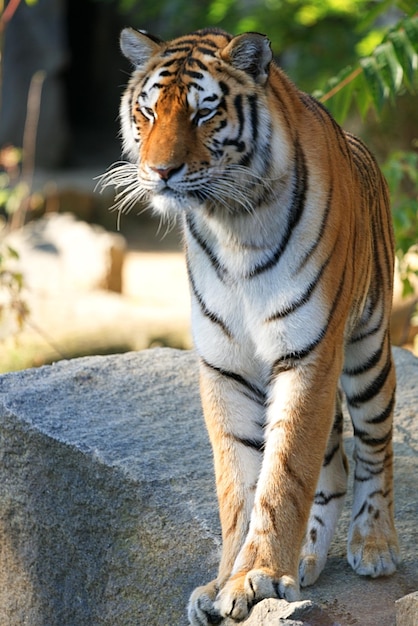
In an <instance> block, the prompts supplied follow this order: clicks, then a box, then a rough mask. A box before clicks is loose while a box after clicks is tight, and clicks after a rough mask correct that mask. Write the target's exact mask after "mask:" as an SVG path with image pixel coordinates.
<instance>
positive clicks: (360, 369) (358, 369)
mask: <svg viewBox="0 0 418 626" xmlns="http://www.w3.org/2000/svg"><path fill="white" fill-rule="evenodd" d="M386 337H387V334H386ZM386 337H385V338H384V340H383V341H382V344H381V346H380V348H378V349H377V350H376V352H374V353H373V354H372V355H371V356H370V357H369V358H368V359H367V361H365V362H364V363H361V364H359V365H356V366H355V367H352V368H344V370H343V373H344V374H345V375H346V376H359V375H360V374H364V373H365V372H367V371H368V370H370V369H372V367H374V366H375V365H377V364H378V363H379V361H380V359H381V356H382V354H383V348H384V347H385V342H386Z"/></svg>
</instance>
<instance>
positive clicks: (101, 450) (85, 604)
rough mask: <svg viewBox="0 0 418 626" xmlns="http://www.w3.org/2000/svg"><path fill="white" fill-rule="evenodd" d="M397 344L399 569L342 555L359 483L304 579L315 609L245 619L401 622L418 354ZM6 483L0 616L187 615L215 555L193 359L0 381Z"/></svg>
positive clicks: (411, 527)
mask: <svg viewBox="0 0 418 626" xmlns="http://www.w3.org/2000/svg"><path fill="white" fill-rule="evenodd" d="M394 354H395V360H396V365H397V370H398V405H397V412H396V422H395V434H394V437H395V453H396V464H395V473H396V517H397V527H398V531H399V536H400V541H401V548H402V554H403V562H402V564H401V566H400V568H399V571H398V572H397V573H396V574H395V575H394V576H393V577H391V578H387V579H379V580H369V579H364V578H360V577H358V576H356V575H355V574H354V573H353V572H352V570H351V569H350V567H349V566H348V564H347V562H346V559H345V543H346V532H347V524H348V519H349V505H350V501H351V494H350V495H349V497H348V499H347V504H346V507H345V509H344V512H343V516H342V520H341V523H340V525H339V527H338V530H337V535H336V537H335V540H334V541H333V544H332V546H331V550H330V556H329V559H328V563H327V565H326V568H325V570H324V572H323V574H322V576H321V578H320V580H319V581H318V583H317V584H316V585H315V586H313V587H312V588H309V589H306V590H304V591H303V598H302V599H303V600H312V601H313V602H314V605H312V604H310V603H307V604H303V605H302V606H301V607H295V611H296V610H297V611H298V612H295V611H293V609H292V611H290V612H289V610H288V607H287V608H286V607H285V612H284V613H283V612H282V609H283V607H280V606H279V604H280V603H279V601H264V602H262V603H260V604H259V605H257V606H256V607H255V609H254V611H253V612H252V615H251V616H250V618H249V620H248V624H249V625H250V624H257V625H265V626H267V625H269V626H271V625H273V624H275V625H278V624H289V625H290V624H292V623H293V624H295V623H299V624H300V623H302V624H303V623H305V624H308V623H310V624H314V623H315V624H321V625H322V626H324V624H341V625H342V626H345V625H348V624H354V623H357V624H361V625H362V626H393V624H394V621H395V601H396V600H397V599H399V598H401V597H403V596H405V595H407V594H410V593H412V592H415V591H417V589H418V535H417V524H416V520H417V517H418V498H417V490H416V476H417V472H418V455H417V452H418V424H417V420H416V415H417V400H418V359H416V358H414V357H413V356H412V355H411V354H410V353H408V352H405V351H403V350H400V349H395V351H394ZM351 443H352V442H351V430H350V428H349V427H348V426H347V430H346V444H347V448H348V449H349V450H350V448H351ZM0 485H1V489H0V623H1V624H7V625H8V626H22V624H25V625H26V626H45V625H46V624H47V625H48V626H171V625H173V626H178V625H183V626H184V625H185V624H186V621H187V620H186V616H185V606H186V604H187V599H188V596H189V593H190V592H191V590H192V589H193V588H194V587H195V586H196V585H198V584H201V583H203V582H205V581H207V580H209V579H210V578H211V577H213V576H214V575H215V573H216V568H217V563H218V559H219V551H220V529H219V522H218V514H217V502H216V497H215V490H214V479H213V468H212V458H211V451H210V446H209V442H208V437H207V434H206V431H205V427H204V423H203V418H202V415H201V409H200V401H199V396H198V379H197V358H196V355H195V354H194V353H193V352H187V351H186V352H181V351H176V350H170V349H155V350H148V351H143V352H139V353H128V354H125V355H114V356H107V357H88V358H83V359H75V360H73V361H62V362H59V363H57V364H55V365H52V366H46V367H43V368H40V369H32V370H27V371H23V372H18V373H13V374H6V375H4V376H2V377H0ZM286 611H287V612H286ZM292 615H293V618H294V619H293V621H292V619H291V617H292ZM304 615H305V616H306V619H305V617H304ZM315 616H316V617H315ZM314 618H315V619H314ZM286 620H287V621H286ZM315 620H316V621H315ZM317 620H320V621H317ZM321 620H322V621H321ZM402 626H410V624H407V623H405V624H402Z"/></svg>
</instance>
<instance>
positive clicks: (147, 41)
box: [120, 28, 163, 68]
mask: <svg viewBox="0 0 418 626" xmlns="http://www.w3.org/2000/svg"><path fill="white" fill-rule="evenodd" d="M162 43H163V42H162V40H161V39H158V38H157V37H154V36H153V35H149V34H148V33H147V32H145V31H144V30H134V29H133V28H124V29H123V31H122V32H121V34H120V49H121V50H122V54H123V55H124V56H125V57H126V58H127V59H129V61H131V63H132V64H133V65H135V67H137V68H139V67H141V66H142V65H144V63H146V62H147V61H148V60H149V59H150V58H151V57H152V55H153V54H155V53H156V52H157V51H158V50H159V49H160V47H161V44H162Z"/></svg>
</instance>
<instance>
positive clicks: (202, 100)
mask: <svg viewBox="0 0 418 626" xmlns="http://www.w3.org/2000/svg"><path fill="white" fill-rule="evenodd" d="M120 43H121V49H122V52H123V54H124V55H125V56H126V57H127V58H128V59H129V60H130V61H131V63H132V64H133V65H134V68H135V69H134V72H133V74H132V77H131V79H130V82H129V84H128V87H127V89H126V91H125V93H124V95H123V98H122V102H121V108H120V117H121V126H122V136H123V148H124V153H125V155H126V156H127V158H128V159H129V162H130V165H129V166H124V165H121V168H120V172H119V179H118V174H117V173H115V174H114V179H113V181H112V182H113V184H116V183H117V182H118V183H119V185H120V186H122V185H123V184H125V185H127V188H126V189H125V191H124V192H123V193H121V194H120V198H119V205H120V207H119V208H122V209H125V208H130V206H131V205H132V204H133V203H134V201H136V200H137V199H140V200H143V201H144V200H145V201H148V202H149V203H150V204H151V205H152V206H153V208H154V209H155V210H156V211H157V212H159V213H161V214H163V215H165V214H172V213H173V212H179V211H183V210H185V209H188V208H195V207H202V206H204V207H206V208H207V209H209V210H213V209H214V207H218V208H219V207H221V208H222V207H223V208H225V210H227V211H229V212H234V211H238V210H240V211H242V210H243V209H244V210H247V211H249V210H250V204H251V203H250V201H249V200H248V197H249V195H251V190H254V188H255V187H257V185H259V186H261V184H262V181H263V180H264V183H265V180H266V173H268V172H269V168H270V167H271V160H272V155H271V152H270V150H271V148H270V145H271V134H272V124H271V116H270V115H269V113H268V105H267V95H266V82H267V80H268V75H269V67H270V63H271V60H272V52H271V48H270V42H269V41H268V39H267V38H266V37H264V36H263V35H260V34H258V33H246V34H243V35H238V36H236V37H232V36H231V35H229V34H227V33H225V32H223V31H220V30H217V29H213V30H212V29H206V30H200V31H197V32H195V33H192V34H190V35H186V36H184V37H180V38H178V39H175V40H173V41H170V42H168V43H165V42H162V41H160V40H158V39H156V38H155V37H152V36H150V35H148V34H147V33H145V32H138V31H135V30H133V29H130V28H128V29H125V30H123V31H122V34H121V42H120ZM124 167H125V169H123V168H124ZM128 172H129V173H128ZM117 179H118V180H117Z"/></svg>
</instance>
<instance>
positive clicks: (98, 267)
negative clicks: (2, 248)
mask: <svg viewBox="0 0 418 626" xmlns="http://www.w3.org/2000/svg"><path fill="white" fill-rule="evenodd" d="M5 243H7V244H8V245H10V246H11V247H12V248H14V249H15V250H16V252H17V253H18V254H19V259H18V260H17V261H16V262H15V266H16V267H15V268H14V269H16V270H18V271H20V272H21V273H22V275H23V280H24V286H25V287H26V288H27V289H28V294H29V295H30V296H31V297H32V298H34V297H41V298H45V297H51V296H52V297H57V295H60V296H61V297H62V296H63V295H64V294H68V293H71V292H74V291H77V292H86V291H91V290H93V289H109V290H112V291H119V292H120V291H121V283H122V264H123V257H124V253H125V247H126V244H125V240H124V238H123V237H122V236H121V235H119V234H116V233H110V232H108V231H106V230H105V229H104V228H102V227H101V226H97V225H93V224H87V222H83V221H80V220H77V219H76V218H75V217H74V215H72V214H71V213H64V214H60V213H50V214H47V215H46V216H45V217H42V218H40V219H38V220H34V221H31V222H29V223H28V224H26V225H25V226H24V227H23V228H20V229H18V230H16V231H13V232H12V233H10V234H9V235H8V237H7V238H6V240H5ZM9 265H11V263H9Z"/></svg>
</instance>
